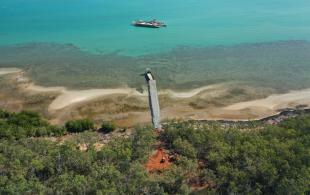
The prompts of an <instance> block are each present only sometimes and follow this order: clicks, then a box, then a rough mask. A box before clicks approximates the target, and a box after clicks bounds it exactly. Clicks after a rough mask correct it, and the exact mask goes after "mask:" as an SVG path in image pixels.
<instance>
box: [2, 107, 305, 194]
mask: <svg viewBox="0 0 310 195" xmlns="http://www.w3.org/2000/svg"><path fill="white" fill-rule="evenodd" d="M0 117H1V123H0V194H191V193H192V194H214V193H215V194H309V193H310V141H309V140H310V115H306V114H305V115H302V116H299V117H296V118H292V119H288V120H285V121H284V122H281V123H280V124H278V125H263V124H255V125H248V126H246V127H241V126H230V127H227V126H223V125H221V124H219V123H212V124H203V123H199V122H170V123H168V124H167V125H165V127H164V129H165V130H164V131H163V132H162V133H161V134H160V135H157V134H156V133H155V132H154V131H153V130H152V129H151V128H148V127H144V128H142V127H141V128H135V130H133V133H132V135H131V136H130V137H129V138H123V137H120V138H116V139H113V140H111V141H110V142H109V143H108V144H106V145H105V146H104V147H102V149H100V150H96V149H95V147H94V146H92V145H89V147H88V149H87V150H86V151H81V150H79V148H78V147H77V145H78V144H79V143H80V141H81V140H82V141H83V142H85V141H86V142H87V140H91V137H94V136H95V134H96V132H95V131H93V130H87V131H85V132H83V133H76V134H74V135H76V136H77V137H78V138H77V139H74V140H71V141H65V142H64V143H58V142H54V141H50V140H49V139H39V138H40V137H44V136H56V137H59V136H61V135H63V134H64V132H65V131H66V129H65V128H63V127H54V126H51V125H49V123H48V122H47V121H46V120H44V119H42V118H41V117H40V116H39V115H37V114H36V113H31V112H21V113H9V112H6V111H1V112H0ZM75 122H76V121H75ZM30 129H32V130H31V131H30ZM39 129H41V130H42V129H43V130H44V132H46V133H37V132H40V130H39ZM54 129H57V131H56V130H54ZM87 132H89V133H87ZM97 133H100V132H97ZM29 137H31V138H29ZM93 141H94V142H96V141H98V140H93ZM158 142H160V143H161V144H162V145H163V147H164V148H165V149H166V151H167V152H168V153H169V154H170V155H172V156H174V158H173V159H174V160H173V161H172V164H171V166H170V167H169V168H168V169H166V170H163V171H160V172H155V173H148V172H147V170H146V169H145V163H146V162H147V160H148V158H149V157H150V155H151V154H152V152H153V151H154V150H155V149H156V147H157V144H158ZM197 183H199V184H201V185H199V188H197V185H196V184H197Z"/></svg>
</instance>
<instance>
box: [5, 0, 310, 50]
mask: <svg viewBox="0 0 310 195" xmlns="http://www.w3.org/2000/svg"><path fill="white" fill-rule="evenodd" d="M154 18H156V19H158V20H162V21H164V22H166V23H167V24H168V27H167V28H162V29H145V28H136V27H133V26H131V25H130V24H131V22H132V21H133V20H136V19H146V20H150V19H154ZM297 39H298V40H309V39H310V1H309V0H294V1H293V0H251V1H249V0H236V1H232V0H186V1H184V0H87V1H86V0H0V45H2V46H3V45H12V44H20V43H29V42H53V43H71V44H73V45H76V46H78V47H79V48H82V49H83V50H87V51H92V52H100V53H110V52H120V53H122V54H126V55H142V54H146V53H156V52H159V51H161V52H163V51H168V50H171V49H173V48H175V47H179V46H199V47H201V46H202V47H203V46H214V45H232V44H239V43H252V42H266V41H276V40H297Z"/></svg>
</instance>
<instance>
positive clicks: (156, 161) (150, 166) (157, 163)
mask: <svg viewBox="0 0 310 195" xmlns="http://www.w3.org/2000/svg"><path fill="white" fill-rule="evenodd" d="M170 165H171V162H170V158H169V155H168V154H167V153H166V152H165V150H164V149H162V148H159V149H157V151H156V154H154V155H153V156H151V157H150V158H149V160H148V162H147V163H146V165H145V167H146V169H147V170H148V171H149V172H156V171H161V170H164V169H167V168H169V167H170Z"/></svg>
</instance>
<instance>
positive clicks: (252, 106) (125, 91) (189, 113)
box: [0, 68, 310, 123]
mask: <svg viewBox="0 0 310 195" xmlns="http://www.w3.org/2000/svg"><path fill="white" fill-rule="evenodd" d="M23 73H24V72H23V71H22V70H21V69H17V68H0V76H3V75H7V74H12V75H13V76H12V77H14V76H15V77H14V79H16V80H17V81H18V82H17V85H18V88H19V89H20V90H22V91H24V92H25V93H26V94H40V93H42V94H43V93H48V92H54V93H56V94H57V95H56V96H55V99H53V100H52V101H51V102H50V103H49V105H48V107H47V110H48V112H49V113H50V114H52V113H58V112H61V111H63V112H70V109H75V108H76V107H79V106H80V107H81V106H83V105H85V106H86V107H87V103H90V102H93V101H96V100H98V99H99V98H104V97H110V96H113V95H114V96H115V97H117V95H118V96H120V95H122V96H124V95H125V96H126V97H134V98H136V99H137V100H138V101H144V99H147V93H146V92H145V91H144V92H142V93H141V92H139V91H137V90H136V89H133V88H115V89H88V90H71V89H67V88H66V87H44V86H40V85H36V84H34V83H32V82H31V80H30V79H29V78H27V77H26V76H25V75H24V74H23ZM228 84H229V83H219V84H214V85H209V86H204V87H200V88H196V89H192V90H189V91H178V92H176V91H173V90H170V89H168V90H162V91H160V92H159V95H160V96H167V97H168V98H170V99H171V100H172V101H171V103H170V104H168V106H167V105H166V107H164V108H163V109H162V112H163V113H162V115H163V120H165V119H171V118H184V119H189V120H191V119H193V120H196V119H197V120H201V121H203V120H205V119H208V120H209V119H212V120H219V121H230V120H231V121H251V120H262V119H263V118H268V117H270V116H274V115H277V114H279V113H280V112H279V110H284V109H288V108H291V109H295V108H296V107H298V106H301V105H303V106H304V108H309V107H310V88H309V89H304V90H298V91H289V92H288V93H285V94H271V95H269V96H268V97H266V98H261V99H256V100H255V99H254V100H251V101H241V102H238V103H234V104H229V105H228V106H222V107H221V106H214V107H210V106H209V107H206V108H204V109H196V108H190V107H188V105H186V104H184V102H183V103H182V101H185V100H189V99H191V98H193V101H195V98H205V97H210V96H212V95H214V91H217V90H221V89H223V87H225V86H226V85H228ZM217 95H219V97H220V96H221V94H217ZM141 98H143V100H142V99H141ZM112 99H113V97H112ZM127 103H128V104H130V102H127ZM126 113H128V114H130V113H134V111H128V112H126ZM146 113H147V111H143V112H141V113H140V115H141V117H140V118H139V116H136V118H134V119H132V120H139V119H140V120H141V122H144V121H146V120H148V119H147V118H146V117H145V116H142V115H145V114H146ZM114 115H117V114H116V113H114ZM128 120H129V119H128ZM135 122H136V123H138V122H139V121H135Z"/></svg>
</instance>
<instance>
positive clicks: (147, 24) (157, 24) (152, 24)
mask: <svg viewBox="0 0 310 195" xmlns="http://www.w3.org/2000/svg"><path fill="white" fill-rule="evenodd" d="M132 25H134V26H136V27H146V28H161V27H166V26H167V25H166V24H165V23H163V22H159V21H156V20H151V21H144V20H136V21H134V22H133V23H132Z"/></svg>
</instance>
